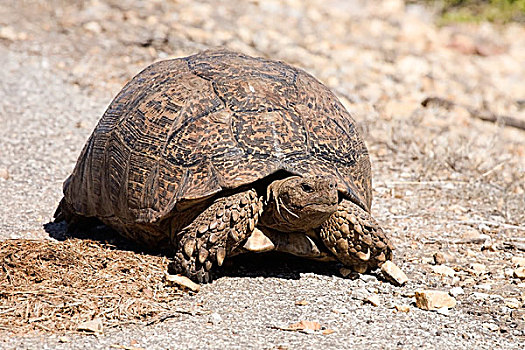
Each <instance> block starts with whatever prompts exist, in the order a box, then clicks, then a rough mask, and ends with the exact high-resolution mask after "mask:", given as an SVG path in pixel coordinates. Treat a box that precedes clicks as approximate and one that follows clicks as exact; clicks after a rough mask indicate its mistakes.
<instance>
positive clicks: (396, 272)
mask: <svg viewBox="0 0 525 350" xmlns="http://www.w3.org/2000/svg"><path fill="white" fill-rule="evenodd" d="M381 272H383V275H384V276H385V278H386V279H387V280H389V281H390V282H392V283H393V284H395V285H397V286H402V285H403V284H405V283H407V282H408V277H407V275H405V273H404V272H403V271H401V269H400V268H399V267H398V266H397V265H396V264H394V263H393V262H392V261H390V260H389V261H387V262H385V263H384V264H383V265H381Z"/></svg>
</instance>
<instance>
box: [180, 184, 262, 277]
mask: <svg viewBox="0 0 525 350" xmlns="http://www.w3.org/2000/svg"><path fill="white" fill-rule="evenodd" d="M262 209H263V201H262V198H259V197H258V196H257V192H256V191H255V190H248V191H245V192H240V193H236V194H234V195H231V196H229V197H223V198H219V199H217V200H216V201H215V202H214V203H213V204H212V205H210V206H209V207H208V208H206V210H204V211H203V212H202V213H201V214H200V215H199V216H197V218H196V219H195V220H194V221H193V222H192V223H191V224H190V225H188V226H187V227H185V228H183V229H182V230H181V231H179V232H173V233H172V242H173V244H174V246H175V247H176V250H175V256H174V257H173V263H172V264H171V267H172V268H173V269H174V270H175V272H176V273H180V274H183V275H186V276H187V277H189V278H190V279H192V280H194V281H197V282H200V283H207V282H211V280H212V278H213V270H214V268H215V267H217V266H221V265H222V263H223V261H224V259H225V258H226V257H227V256H229V254H230V252H231V251H232V250H234V249H235V248H237V247H238V246H239V244H240V243H241V242H243V241H244V240H245V239H246V238H247V237H248V236H250V235H251V233H252V232H253V230H254V228H255V226H257V222H258V220H259V216H260V214H261V213H262Z"/></svg>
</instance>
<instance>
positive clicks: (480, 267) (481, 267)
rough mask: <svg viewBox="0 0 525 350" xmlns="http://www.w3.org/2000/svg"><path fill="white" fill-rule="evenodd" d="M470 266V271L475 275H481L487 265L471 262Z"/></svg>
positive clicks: (485, 270)
mask: <svg viewBox="0 0 525 350" xmlns="http://www.w3.org/2000/svg"><path fill="white" fill-rule="evenodd" d="M470 267H471V268H472V272H474V274H476V275H481V274H484V273H485V272H487V267H486V266H485V265H483V264H478V263H473V264H472V265H470Z"/></svg>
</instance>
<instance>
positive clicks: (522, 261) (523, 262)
mask: <svg viewBox="0 0 525 350" xmlns="http://www.w3.org/2000/svg"><path fill="white" fill-rule="evenodd" d="M0 174H1V170H0ZM512 263H513V264H514V265H516V266H517V267H521V266H525V257H521V256H513V257H512Z"/></svg>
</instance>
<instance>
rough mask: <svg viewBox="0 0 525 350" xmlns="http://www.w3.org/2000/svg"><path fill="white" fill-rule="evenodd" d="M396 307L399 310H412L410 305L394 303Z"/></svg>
mask: <svg viewBox="0 0 525 350" xmlns="http://www.w3.org/2000/svg"><path fill="white" fill-rule="evenodd" d="M394 307H395V308H396V310H397V311H399V312H409V311H410V306H408V305H397V304H396V305H394Z"/></svg>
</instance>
